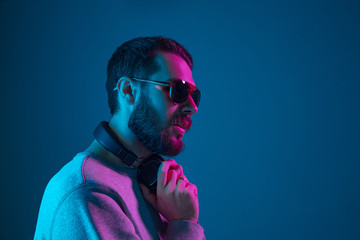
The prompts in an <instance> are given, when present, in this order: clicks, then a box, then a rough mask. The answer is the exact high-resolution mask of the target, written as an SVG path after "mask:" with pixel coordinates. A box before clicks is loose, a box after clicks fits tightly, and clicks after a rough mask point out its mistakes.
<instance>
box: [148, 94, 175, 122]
mask: <svg viewBox="0 0 360 240" xmlns="http://www.w3.org/2000/svg"><path fill="white" fill-rule="evenodd" d="M151 102H152V103H151V104H152V105H153V106H154V109H155V111H156V112H157V113H158V115H159V117H160V119H161V122H162V124H163V126H166V125H168V124H169V121H170V120H171V119H172V117H173V115H174V113H175V111H176V105H174V104H173V103H172V102H171V100H170V99H169V98H168V96H167V95H166V94H165V93H164V92H162V91H156V92H155V93H154V94H153V95H152V97H151Z"/></svg>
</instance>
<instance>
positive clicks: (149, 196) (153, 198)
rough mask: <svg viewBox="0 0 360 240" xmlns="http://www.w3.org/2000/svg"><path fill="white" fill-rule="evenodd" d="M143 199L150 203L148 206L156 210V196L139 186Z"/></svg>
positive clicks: (143, 186) (142, 185)
mask: <svg viewBox="0 0 360 240" xmlns="http://www.w3.org/2000/svg"><path fill="white" fill-rule="evenodd" d="M139 186H140V189H141V192H142V194H143V197H144V199H145V200H146V201H148V202H149V203H150V205H151V206H152V207H153V208H155V209H156V210H157V200H156V195H155V194H153V193H151V192H150V189H149V188H148V187H146V186H145V185H144V184H142V183H140V184H139Z"/></svg>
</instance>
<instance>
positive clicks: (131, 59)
mask: <svg viewBox="0 0 360 240" xmlns="http://www.w3.org/2000/svg"><path fill="white" fill-rule="evenodd" d="M160 52H167V53H173V54H176V55H178V56H180V57H182V58H183V59H184V60H185V61H186V63H187V64H188V65H189V67H190V69H192V67H193V60H192V57H191V55H190V53H189V52H188V51H187V50H186V49H185V48H184V47H183V46H182V45H180V44H179V43H178V42H176V41H175V40H173V39H170V38H165V37H160V36H159V37H138V38H135V39H132V40H130V41H127V42H125V43H123V44H122V45H121V46H120V47H118V48H117V49H116V51H115V52H114V54H113V55H112V57H111V58H110V60H109V63H108V67H107V81H106V90H107V93H108V104H109V107H110V112H111V115H114V113H115V112H116V110H117V109H119V106H118V103H117V92H116V91H114V88H115V87H116V84H117V82H118V81H119V79H120V78H121V77H123V76H129V77H137V78H147V77H148V76H149V75H151V74H153V73H155V72H156V71H158V70H159V66H158V65H157V64H156V62H155V61H153V59H154V57H155V56H156V55H157V54H158V53H160Z"/></svg>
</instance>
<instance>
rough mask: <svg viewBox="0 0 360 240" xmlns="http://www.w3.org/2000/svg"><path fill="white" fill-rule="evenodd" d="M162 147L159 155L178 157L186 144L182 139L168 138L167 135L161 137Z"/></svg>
mask: <svg viewBox="0 0 360 240" xmlns="http://www.w3.org/2000/svg"><path fill="white" fill-rule="evenodd" d="M161 145H162V146H161V150H160V151H159V153H160V154H162V155H166V156H169V157H172V156H176V155H178V154H179V153H180V152H181V151H182V150H183V148H184V142H183V141H182V139H181V138H175V137H173V136H168V135H167V134H166V133H163V134H162V136H161Z"/></svg>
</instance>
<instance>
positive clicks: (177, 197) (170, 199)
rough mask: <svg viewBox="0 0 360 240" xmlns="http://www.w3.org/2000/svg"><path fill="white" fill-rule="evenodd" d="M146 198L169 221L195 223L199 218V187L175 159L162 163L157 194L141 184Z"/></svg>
mask: <svg viewBox="0 0 360 240" xmlns="http://www.w3.org/2000/svg"><path fill="white" fill-rule="evenodd" d="M140 188H141V190H142V193H143V196H144V198H145V199H146V200H147V201H148V202H149V203H150V204H151V205H152V206H153V208H155V209H156V210H157V211H158V212H159V213H160V214H161V215H162V216H164V217H165V218H166V219H167V220H168V221H172V220H188V221H193V222H195V223H197V222H198V218H199V201H198V194H197V188H196V186H195V185H194V184H192V183H190V182H189V181H188V180H187V178H186V177H185V176H184V174H183V170H182V167H181V166H180V165H178V164H176V162H175V160H173V159H169V160H167V161H164V162H162V163H161V165H160V168H159V171H158V180H157V186H156V195H154V194H151V193H150V190H149V189H148V188H147V187H146V186H145V185H143V184H140Z"/></svg>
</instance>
